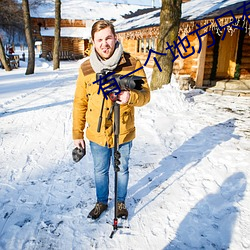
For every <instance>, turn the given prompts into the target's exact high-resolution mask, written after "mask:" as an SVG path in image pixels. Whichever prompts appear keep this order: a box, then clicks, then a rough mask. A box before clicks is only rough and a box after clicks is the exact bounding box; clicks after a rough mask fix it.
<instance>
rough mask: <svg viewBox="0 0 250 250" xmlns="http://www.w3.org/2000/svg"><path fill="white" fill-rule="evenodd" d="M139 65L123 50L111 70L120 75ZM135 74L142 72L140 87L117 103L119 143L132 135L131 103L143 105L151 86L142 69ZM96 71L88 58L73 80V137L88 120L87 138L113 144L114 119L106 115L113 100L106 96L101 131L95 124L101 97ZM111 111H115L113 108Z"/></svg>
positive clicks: (100, 143)
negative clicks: (117, 63) (118, 106)
mask: <svg viewBox="0 0 250 250" xmlns="http://www.w3.org/2000/svg"><path fill="white" fill-rule="evenodd" d="M141 66H142V65H141V63H140V61H139V60H136V59H135V58H133V57H132V56H130V54H128V53H125V52H124V53H123V55H122V58H121V60H120V63H119V65H118V66H117V68H116V69H115V70H114V71H115V72H116V73H117V74H119V75H126V74H128V73H130V72H132V71H134V70H136V69H138V68H140V67H141ZM134 75H136V76H142V77H143V81H144V84H143V85H142V90H136V89H132V90H130V99H129V102H128V103H127V104H125V105H120V135H119V144H122V143H125V142H129V141H131V140H133V139H134V138H135V125H134V107H135V106H137V107H140V106H143V105H145V104H146V103H148V102H149V100H150V89H149V86H148V83H147V79H146V76H145V72H144V70H143V69H141V70H139V71H137V72H135V73H134ZM95 81H96V73H95V72H94V70H93V69H92V67H91V64H90V61H89V60H87V61H85V62H84V63H82V65H81V67H80V69H79V75H78V79H77V83H76V90H75V97H74V102H73V140H76V139H83V138H84V132H83V131H84V129H85V125H86V122H87V129H86V137H87V138H88V140H90V141H92V142H95V143H97V144H99V145H101V146H105V145H107V146H108V147H109V148H111V147H114V134H113V120H114V114H112V118H111V120H110V119H108V114H109V112H110V108H111V106H112V101H111V100H110V99H109V98H108V100H106V99H105V102H104V109H103V114H102V117H103V118H102V124H101V129H100V132H99V133H98V132H97V126H98V121H99V116H100V111H101V106H102V101H103V93H102V91H100V93H99V94H98V90H99V85H98V84H96V83H95V84H94V83H93V82H95ZM113 113H114V112H113Z"/></svg>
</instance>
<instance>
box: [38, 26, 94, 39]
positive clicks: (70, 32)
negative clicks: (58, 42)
mask: <svg viewBox="0 0 250 250" xmlns="http://www.w3.org/2000/svg"><path fill="white" fill-rule="evenodd" d="M54 34H55V28H46V29H44V28H41V35H42V36H52V37H53V36H54ZM60 36H61V37H80V38H82V39H89V38H90V37H91V28H90V27H86V28H83V27H62V28H61V34H60Z"/></svg>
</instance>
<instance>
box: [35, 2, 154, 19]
mask: <svg viewBox="0 0 250 250" xmlns="http://www.w3.org/2000/svg"><path fill="white" fill-rule="evenodd" d="M61 2H62V4H61V17H62V19H71V20H76V19H78V20H97V19H100V18H104V19H108V20H111V19H118V18H121V15H125V14H128V13H130V12H131V11H132V12H135V11H136V10H138V9H143V8H149V7H150V6H147V5H144V6H143V5H139V4H135V3H133V4H125V3H122V4H116V3H110V2H108V1H106V2H101V3H99V2H98V1H93V0H85V1H82V0H72V1H69V0H62V1H61ZM30 13H31V16H32V17H40V18H41V17H43V18H54V17H55V4H54V3H53V2H52V1H48V0H47V1H45V4H42V5H41V6H39V7H38V8H36V9H31V10H30Z"/></svg>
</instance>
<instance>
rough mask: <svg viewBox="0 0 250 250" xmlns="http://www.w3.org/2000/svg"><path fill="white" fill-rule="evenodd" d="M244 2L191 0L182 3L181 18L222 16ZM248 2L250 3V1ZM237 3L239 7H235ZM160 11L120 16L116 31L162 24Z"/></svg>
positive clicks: (235, 0) (242, 0)
mask: <svg viewBox="0 0 250 250" xmlns="http://www.w3.org/2000/svg"><path fill="white" fill-rule="evenodd" d="M243 2H244V0H224V1H221V0H202V1H201V0H191V1H189V2H186V3H183V4H182V6H181V7H182V10H181V13H182V15H181V19H182V20H183V21H192V20H198V19H205V18H212V17H217V16H220V15H221V14H224V13H226V12H227V11H229V10H232V11H233V12H234V13H235V11H236V9H237V8H238V7H241V6H242V5H243ZM247 2H249V3H250V1H247ZM235 4H237V8H236V7H235ZM219 10H221V11H222V13H219V14H218V11H219ZM216 11H217V12H216ZM160 12H161V9H160V8H157V9H156V10H154V11H152V12H149V13H147V14H143V15H140V16H136V17H132V18H129V19H123V18H120V19H118V20H117V21H116V22H115V23H114V24H115V28H116V31H119V32H122V31H127V30H131V29H139V28H142V27H149V26H158V25H159V24H160ZM239 12H240V13H241V14H242V13H243V9H241V10H239ZM214 13H216V14H214ZM228 15H229V14H228Z"/></svg>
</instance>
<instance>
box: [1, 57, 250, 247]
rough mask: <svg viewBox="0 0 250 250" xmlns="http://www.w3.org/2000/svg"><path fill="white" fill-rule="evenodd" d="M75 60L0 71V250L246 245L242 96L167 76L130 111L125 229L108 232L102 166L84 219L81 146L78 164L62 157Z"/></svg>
mask: <svg viewBox="0 0 250 250" xmlns="http://www.w3.org/2000/svg"><path fill="white" fill-rule="evenodd" d="M80 63H81V61H78V62H76V61H73V62H61V69H60V70H56V71H53V70H52V65H51V62H46V61H44V60H43V59H38V58H37V61H36V69H35V74H33V75H29V76H25V74H24V73H25V70H26V69H25V66H26V65H25V63H24V62H21V67H20V68H19V69H14V70H12V71H11V72H5V71H4V70H1V69H0V249H3V250H17V249H32V250H33V249H57V250H69V249H74V250H80V249H83V250H85V249H86V250H89V249H126V250H140V249H141V250H151V249H154V250H158V249H159V250H160V249H165V250H170V249H173V250H174V249H183V250H186V249H218V250H222V249H232V250H238V249H250V237H249V232H250V209H249V204H250V191H249V183H250V161H249V159H250V141H249V139H250V99H249V98H243V97H240V98H238V97H228V96H218V95H212V94H207V93H204V92H202V91H199V90H190V91H186V92H182V91H179V90H178V88H177V87H176V83H175V81H174V79H173V81H172V83H171V84H170V85H167V86H165V87H164V88H163V89H161V90H157V91H152V95H151V102H150V103H149V104H148V105H146V106H144V107H141V108H137V109H136V110H137V111H136V127H137V138H136V139H135V140H134V143H133V149H132V154H131V161H130V181H129V188H128V198H127V207H128V210H129V219H128V224H129V229H127V228H121V229H119V230H118V231H117V233H116V234H115V236H114V238H113V239H110V238H109V235H110V233H111V231H112V225H110V224H108V223H107V222H110V223H111V224H112V223H113V218H114V211H113V205H114V204H113V197H114V193H113V176H114V174H113V171H112V169H111V173H110V175H111V183H110V189H111V192H110V203H109V209H108V211H107V213H105V215H104V216H102V217H101V219H100V220H99V221H98V222H94V223H90V222H88V221H87V219H86V216H87V214H88V212H89V211H90V210H91V209H92V207H93V206H94V204H95V188H94V180H93V163H92V158H91V153H90V150H89V145H88V144H87V155H86V156H85V157H84V158H83V159H82V161H80V162H79V163H74V162H73V161H72V157H71V152H72V149H73V143H72V139H71V123H72V113H71V111H72V100H73V96H74V90H75V81H76V77H77V74H78V68H79V66H80ZM146 72H147V75H148V77H149V78H150V74H151V71H150V70H149V69H146ZM97 119H98V118H97Z"/></svg>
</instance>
